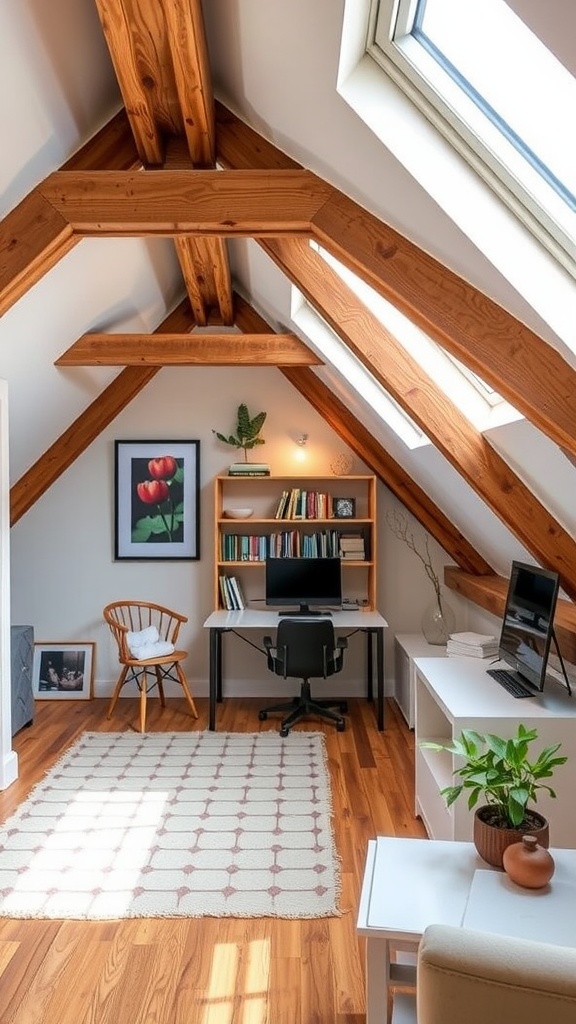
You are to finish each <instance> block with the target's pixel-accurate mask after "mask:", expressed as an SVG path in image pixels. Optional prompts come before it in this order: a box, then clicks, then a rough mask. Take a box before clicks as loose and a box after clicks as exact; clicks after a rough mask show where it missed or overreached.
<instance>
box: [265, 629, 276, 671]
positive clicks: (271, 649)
mask: <svg viewBox="0 0 576 1024" xmlns="http://www.w3.org/2000/svg"><path fill="white" fill-rule="evenodd" d="M262 643H263V644H264V649H265V651H266V663H267V665H268V668H269V669H270V671H271V672H274V665H275V661H276V658H275V655H276V647H275V646H274V642H273V640H272V637H271V636H265V637H263V638H262Z"/></svg>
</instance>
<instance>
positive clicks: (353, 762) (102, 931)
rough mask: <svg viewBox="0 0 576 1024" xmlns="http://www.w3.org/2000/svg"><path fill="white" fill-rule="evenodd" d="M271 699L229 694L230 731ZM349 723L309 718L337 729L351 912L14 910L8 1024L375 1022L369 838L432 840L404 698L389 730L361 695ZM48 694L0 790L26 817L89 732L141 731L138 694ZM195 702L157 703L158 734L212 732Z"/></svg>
mask: <svg viewBox="0 0 576 1024" xmlns="http://www.w3.org/2000/svg"><path fill="white" fill-rule="evenodd" d="M261 703H262V702H261V701H259V700H254V699H250V700H234V699H229V700H227V701H226V702H225V703H224V704H223V705H221V706H220V707H219V709H218V728H219V729H222V730H228V731H229V732H243V731H250V732H257V731H260V730H261V729H270V728H274V727H275V720H274V719H273V718H271V719H269V720H268V721H267V722H263V723H261V722H259V720H258V709H259V707H260V706H261ZM349 703H350V714H349V716H348V723H347V726H346V731H345V732H343V733H338V732H336V730H335V729H334V728H333V727H332V726H330V725H328V724H326V725H323V724H321V723H319V722H317V721H315V720H312V719H311V720H310V721H309V722H306V723H302V724H301V725H300V726H299V727H298V728H302V729H308V730H321V731H322V732H324V733H325V735H326V741H327V751H328V757H329V765H330V773H331V780H332V799H333V809H334V831H335V836H336V843H337V847H338V852H339V855H340V858H341V863H342V898H341V907H342V911H343V913H342V916H341V917H334V918H322V919H319V920H306V921H292V920H281V919H277V918H262V919H247V920H246V919H236V918H223V919H216V918H200V919H192V920H187V919H179V918H171V919H154V920H148V919H136V920H127V921H104V922H102V921H89V922H82V921H62V922H60V921H38V920H9V919H0V1024H364V1021H365V999H364V946H363V940H362V939H359V938H358V937H357V936H356V914H357V906H358V899H359V893H360V884H361V879H362V873H363V868H364V858H365V851H366V843H367V840H368V839H370V838H373V837H374V836H376V835H378V834H380V835H397V836H424V835H425V832H424V828H423V826H422V823H421V822H420V820H419V819H416V818H414V815H413V789H414V736H413V733H411V732H410V731H409V730H408V729H407V728H406V725H405V723H404V720H403V719H402V716H401V715H400V713H399V712H398V710H397V707H396V704H395V703H394V702H393V701H387V704H386V729H385V731H384V732H382V733H379V732H378V731H377V728H376V721H375V714H374V708H373V706H372V705H370V704H368V703H366V702H365V701H360V700H354V701H350V702H349ZM107 705H108V702H107V701H103V700H93V701H89V702H86V701H78V702H66V703H64V702H59V701H44V702H38V703H37V705H36V720H35V722H34V724H33V725H32V726H30V727H29V728H26V729H23V730H22V731H21V732H20V733H19V734H18V735H17V736H16V737H15V739H14V747H15V749H16V750H17V752H18V757H19V765H20V778H19V779H18V781H17V782H15V783H14V784H13V785H12V786H11V787H10V788H9V789H8V790H6V791H5V792H3V793H0V818H1V820H2V821H4V820H5V819H6V817H7V816H8V815H9V814H11V813H12V811H13V810H14V809H15V808H16V807H17V806H18V804H19V803H21V801H22V800H23V799H24V798H25V797H26V795H27V793H28V792H29V790H30V789H31V787H32V786H33V785H35V783H37V782H38V781H39V780H40V779H41V778H42V776H43V775H44V773H45V772H46V771H47V770H48V769H49V768H50V767H51V765H52V764H53V763H54V761H55V760H57V758H58V757H59V756H61V754H63V753H64V751H65V749H66V748H67V747H68V746H70V744H71V743H72V742H73V741H74V740H75V739H76V738H77V737H78V736H79V735H80V734H81V733H82V732H83V731H84V730H88V731H94V732H98V731H101V732H110V731H112V732H121V731H124V730H127V729H134V728H137V721H138V704H137V701H136V700H132V699H122V700H120V702H119V705H118V708H117V713H116V714H115V716H114V718H113V719H112V721H110V722H108V721H107V719H106V711H107ZM197 706H198V711H199V714H200V718H199V719H198V721H194V720H193V719H192V718H190V716H189V715H188V714H187V712H186V709H185V704H184V701H181V700H169V701H168V702H167V707H166V708H165V709H164V710H161V709H160V708H159V705H158V702H157V700H156V699H151V700H150V702H149V710H148V720H147V729H148V730H149V731H151V732H152V731H166V732H170V731H174V732H176V731H188V730H192V729H193V730H197V729H205V728H207V723H208V702H207V700H202V699H200V700H198V701H197Z"/></svg>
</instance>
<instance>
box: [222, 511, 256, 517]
mask: <svg viewBox="0 0 576 1024" xmlns="http://www.w3.org/2000/svg"><path fill="white" fill-rule="evenodd" d="M253 514H254V509H253V508H225V509H224V515H225V516H226V518H227V519H250V516H251V515H253Z"/></svg>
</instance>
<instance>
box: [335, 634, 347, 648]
mask: <svg viewBox="0 0 576 1024" xmlns="http://www.w3.org/2000/svg"><path fill="white" fill-rule="evenodd" d="M336 647H337V648H338V649H339V650H341V651H345V650H346V648H347V647H348V637H347V636H340V637H338V639H337V641H336Z"/></svg>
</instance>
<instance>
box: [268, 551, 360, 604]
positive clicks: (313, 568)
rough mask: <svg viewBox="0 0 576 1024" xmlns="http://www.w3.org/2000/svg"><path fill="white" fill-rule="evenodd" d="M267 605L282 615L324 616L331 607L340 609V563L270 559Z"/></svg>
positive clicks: (299, 559)
mask: <svg viewBox="0 0 576 1024" xmlns="http://www.w3.org/2000/svg"><path fill="white" fill-rule="evenodd" d="M266 604H267V605H268V606H269V607H271V608H282V609H284V611H283V612H280V615H282V614H286V615H320V614H322V612H324V614H326V612H327V606H330V605H331V606H332V607H334V606H336V607H340V605H341V604H342V574H341V565H340V559H339V558H267V559H266ZM294 605H295V606H296V608H295V609H294V608H293V609H292V611H290V610H289V608H290V606H294Z"/></svg>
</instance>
